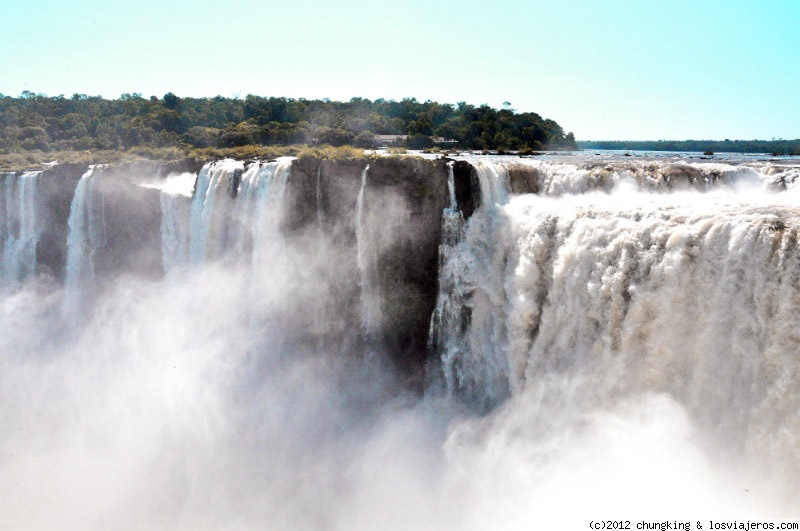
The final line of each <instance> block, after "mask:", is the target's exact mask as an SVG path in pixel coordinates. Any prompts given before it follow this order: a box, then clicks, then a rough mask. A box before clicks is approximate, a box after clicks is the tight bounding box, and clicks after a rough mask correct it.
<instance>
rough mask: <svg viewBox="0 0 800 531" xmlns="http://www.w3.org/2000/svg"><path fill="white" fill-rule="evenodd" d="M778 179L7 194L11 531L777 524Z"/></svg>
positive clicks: (786, 176)
mask: <svg viewBox="0 0 800 531" xmlns="http://www.w3.org/2000/svg"><path fill="white" fill-rule="evenodd" d="M798 177H800V164H798V163H797V162H796V161H794V160H792V159H783V160H745V159H741V160H740V159H735V158H734V159H730V160H694V159H683V158H672V157H670V158H663V159H657V158H647V157H642V158H638V157H637V158H628V159H624V158H622V157H615V156H611V155H606V156H572V157H570V156H545V157H538V158H519V157H492V156H477V155H463V156H457V157H454V158H452V159H448V158H443V157H440V158H434V157H433V156H431V157H428V158H422V157H388V156H365V157H364V158H355V159H340V160H327V159H320V158H314V157H300V158H290V157H286V158H279V159H277V160H270V161H266V160H250V161H239V160H231V159H225V160H219V161H214V162H203V161H198V160H191V159H190V160H184V161H181V162H176V163H171V164H166V163H162V164H157V163H151V162H135V163H126V164H117V165H112V166H92V167H87V166H81V165H74V164H61V165H54V166H53V167H50V168H48V169H45V170H42V171H27V172H13V173H2V174H0V279H2V285H0V364H1V365H2V371H0V421H2V425H3V426H4V427H5V429H4V432H3V433H2V434H1V435H0V469H1V470H3V474H2V477H0V520H2V521H5V522H8V525H9V526H10V528H14V527H26V528H36V529H55V528H67V529H78V528H80V529H108V528H114V529H141V528H150V529H220V528H230V529H260V528H268V529H348V530H349V529H373V528H375V527H381V528H384V529H410V528H413V527H417V528H424V529H430V528H437V529H487V528H496V529H530V528H531V525H532V523H541V524H542V525H551V526H555V527H554V528H560V527H564V528H576V527H577V526H578V525H581V526H585V525H587V523H588V522H589V520H590V519H592V518H594V519H603V518H624V519H633V518H635V517H637V515H638V516H641V517H642V518H653V515H660V516H659V517H663V518H665V519H674V518H679V519H680V518H687V519H691V520H703V519H706V520H707V519H708V518H723V517H724V518H725V519H728V520H730V519H732V518H734V517H737V518H746V517H753V518H755V517H762V518H771V519H777V518H796V517H797V516H798V513H797V509H796V507H795V506H794V505H793V503H792V502H793V500H795V499H796V496H797V494H799V493H800V483H799V482H798V480H800V469H798V465H797V463H798V457H800V453H799V452H800V443H799V441H800V390H798V382H800V363H798V360H797V354H798V352H799V351H800V333H798V330H799V329H800V328H798V325H799V324H800V318H798V314H797V309H798V308H800V254H798V248H797V243H798V229H800V208H799V207H798V200H800V185H798V184H797V181H798ZM565 522H567V523H565Z"/></svg>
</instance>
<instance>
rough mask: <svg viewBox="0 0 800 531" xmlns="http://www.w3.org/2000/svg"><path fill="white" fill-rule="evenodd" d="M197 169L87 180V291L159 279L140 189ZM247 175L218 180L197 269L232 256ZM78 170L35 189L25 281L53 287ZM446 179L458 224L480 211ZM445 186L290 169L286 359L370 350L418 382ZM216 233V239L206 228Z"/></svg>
mask: <svg viewBox="0 0 800 531" xmlns="http://www.w3.org/2000/svg"><path fill="white" fill-rule="evenodd" d="M200 166H201V164H200V162H199V161H193V160H189V161H184V162H182V163H179V164H157V163H151V162H137V163H126V164H118V165H112V166H108V167H98V168H95V169H94V170H93V172H92V175H93V177H92V178H93V183H94V184H93V186H92V194H93V195H92V197H90V198H89V199H88V200H89V201H91V202H93V205H94V207H93V208H94V210H93V212H95V213H97V212H99V217H97V216H96V217H95V218H93V219H94V220H95V221H93V222H97V223H102V233H103V243H102V245H99V246H97V247H96V248H93V249H92V251H91V253H89V254H88V255H87V256H91V260H92V267H93V270H94V277H95V282H96V283H97V286H95V287H96V288H99V289H101V290H102V289H103V286H105V285H107V284H108V283H110V282H113V281H114V279H115V278H117V277H119V276H121V275H125V276H129V277H134V278H141V279H143V280H158V279H160V278H161V277H162V276H163V275H164V266H163V257H162V238H163V237H164V236H163V235H162V230H161V224H162V216H163V215H164V214H163V213H162V203H161V200H162V195H161V194H162V192H161V191H160V190H159V189H158V188H157V187H148V186H147V185H148V184H158V183H163V182H164V179H165V178H166V177H167V176H168V175H170V174H176V173H187V172H188V173H195V175H198V174H199V170H200ZM248 167H249V166H248V164H247V163H245V164H244V170H241V169H237V170H236V171H233V172H232V173H230V174H229V175H227V177H225V178H224V179H222V180H220V185H219V186H220V187H222V188H220V189H219V193H217V195H216V204H215V207H214V208H215V209H216V210H215V213H214V215H213V216H212V219H210V221H209V223H210V225H209V226H210V227H212V228H215V240H214V250H215V251H214V252H213V253H209V254H208V255H207V259H208V260H220V259H222V260H224V259H225V257H226V253H229V252H232V251H234V250H235V249H233V247H232V246H234V243H233V240H231V239H230V233H231V231H235V230H236V228H235V227H234V225H235V224H236V223H240V221H237V220H239V218H240V217H241V213H239V214H237V209H238V210H241V209H245V205H246V202H247V201H248V200H249V201H252V198H250V199H247V198H244V197H243V198H241V199H239V198H237V191H238V184H239V182H240V181H241V179H242V172H243V171H247V168H248ZM88 169H89V168H87V167H86V166H79V165H67V164H64V165H60V166H57V167H54V168H52V169H49V170H47V171H45V172H43V174H42V175H41V176H40V180H39V182H40V185H39V188H38V192H37V194H39V197H38V201H39V203H40V208H39V209H38V211H39V214H38V215H39V216H41V221H42V226H43V227H44V230H43V233H42V235H41V237H40V240H39V243H38V246H37V253H36V254H37V256H36V260H37V264H36V268H37V273H38V274H45V275H49V276H51V277H53V278H55V279H56V280H57V281H60V282H63V281H64V280H65V268H66V262H67V254H68V249H67V241H68V236H69V231H70V227H69V223H68V220H69V218H70V209H71V206H72V201H73V197H74V195H75V192H76V189H77V185H78V183H79V182H80V180H81V177H82V176H83V175H84V174H86V173H87V171H88ZM365 170H366V173H365ZM454 173H455V175H456V195H457V196H458V198H459V208H461V209H462V211H463V212H464V214H465V216H468V215H469V214H471V213H472V211H473V210H474V209H475V208H477V206H478V205H479V204H480V186H479V185H478V181H477V177H476V175H475V174H474V171H473V169H472V167H471V166H470V165H469V164H467V163H463V162H459V163H456V165H455V170H454ZM447 179H448V168H447V165H446V162H445V161H444V160H438V161H431V160H423V159H419V158H412V157H402V158H399V157H387V158H369V159H367V158H364V159H347V160H323V159H315V158H301V159H297V160H294V161H292V164H291V168H290V170H289V177H288V180H287V184H286V189H285V193H284V196H283V203H282V214H281V217H280V223H279V229H278V232H279V234H278V235H276V237H277V238H279V239H280V241H281V245H282V246H283V247H282V249H283V250H282V251H280V252H282V253H284V254H286V255H287V256H288V257H289V262H291V263H292V264H294V265H293V266H292V267H294V268H295V270H296V272H297V275H299V276H298V277H297V278H303V279H306V280H302V281H297V283H305V284H306V285H307V286H306V287H302V286H301V287H297V283H295V282H292V287H289V288H286V290H288V291H286V290H284V291H285V292H287V293H289V296H288V297H286V299H287V300H290V301H291V303H290V304H287V305H286V308H285V310H284V315H283V319H284V323H285V324H286V326H287V329H289V330H291V334H290V336H291V338H290V339H289V340H290V341H296V342H297V348H308V346H309V345H312V344H315V343H319V344H322V341H321V340H322V339H323V338H324V339H325V342H324V343H325V344H326V345H339V346H338V347H334V348H338V349H339V351H340V352H339V354H341V355H345V354H346V353H350V352H354V351H363V350H364V349H366V350H367V351H369V350H376V351H377V350H379V351H381V352H386V353H389V355H390V358H391V359H392V360H393V362H394V364H395V366H396V368H397V369H399V371H400V372H401V373H404V374H406V375H407V376H409V377H416V376H420V375H422V374H423V370H422V368H423V367H424V364H425V362H426V360H427V357H428V347H427V341H428V331H429V325H430V318H431V313H432V311H433V309H434V306H435V304H436V296H437V290H438V259H439V258H438V256H439V243H440V238H441V226H442V211H443V209H444V208H445V207H447V206H448V202H449V199H448V189H447V186H448V185H447ZM195 187H196V185H195ZM223 188H224V189H223ZM186 201H190V199H189V198H186ZM187 208H188V207H187ZM237 216H238V217H237ZM186 218H187V219H186V220H185V222H186V224H187V226H188V225H189V224H190V223H193V222H192V221H191V220H190V219H188V218H189V211H188V210H186ZM220 223H222V224H223V225H224V226H223V227H222V228H220V227H217V225H219V224H220ZM191 230H195V229H191ZM208 230H211V229H208ZM186 237H187V238H190V237H191V236H190V235H187V236H186ZM211 245H212V244H211V242H210V241H209V246H211ZM228 247H231V249H228ZM300 269H303V271H302V272H300ZM295 295H296V296H295ZM310 308H313V311H312V310H310ZM315 313H316V314H318V315H319V316H320V317H318V318H316V321H315V322H316V323H317V324H315V322H311V321H310V319H311V318H310V317H309V316H311V315H313V314H315ZM319 323H323V324H319ZM318 324H319V325H318Z"/></svg>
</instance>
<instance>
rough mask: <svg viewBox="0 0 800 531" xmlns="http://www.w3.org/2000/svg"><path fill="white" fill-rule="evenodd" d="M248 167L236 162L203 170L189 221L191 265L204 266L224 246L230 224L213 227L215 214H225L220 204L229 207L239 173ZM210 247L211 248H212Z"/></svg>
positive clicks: (227, 160)
mask: <svg viewBox="0 0 800 531" xmlns="http://www.w3.org/2000/svg"><path fill="white" fill-rule="evenodd" d="M243 167H244V165H243V164H242V163H241V162H239V161H235V160H229V159H226V160H222V161H219V162H215V163H212V164H207V165H205V166H203V169H202V170H200V173H199V175H198V176H197V182H196V184H195V192H194V198H193V199H192V206H191V210H190V212H191V215H190V218H189V261H190V262H191V263H193V264H199V263H202V262H203V261H204V260H205V259H206V258H209V257H214V256H216V254H217V253H218V251H219V248H220V247H221V246H223V242H224V238H225V230H226V228H227V227H226V226H227V224H226V223H224V220H220V221H221V223H213V218H212V214H213V213H214V212H215V209H216V210H217V211H225V209H224V208H220V206H219V205H217V203H219V202H222V203H226V202H227V200H228V199H230V197H231V191H232V190H233V182H234V179H235V177H236V173H237V171H242V169H243ZM209 247H210V248H209Z"/></svg>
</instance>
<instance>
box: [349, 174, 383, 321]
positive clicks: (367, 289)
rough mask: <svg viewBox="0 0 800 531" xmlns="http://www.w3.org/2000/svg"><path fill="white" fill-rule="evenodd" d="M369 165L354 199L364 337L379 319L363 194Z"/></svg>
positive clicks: (374, 261) (374, 265)
mask: <svg viewBox="0 0 800 531" xmlns="http://www.w3.org/2000/svg"><path fill="white" fill-rule="evenodd" d="M368 171H369V165H367V166H366V167H365V168H364V169H363V170H362V171H361V188H359V190H358V198H357V200H356V218H355V225H356V248H357V250H356V252H357V261H358V273H359V278H360V286H361V326H362V328H363V331H364V336H365V337H370V336H371V335H372V334H373V333H374V332H375V331H376V330H377V328H378V326H379V325H380V321H381V300H380V291H379V288H378V285H377V281H376V275H377V267H378V264H377V259H378V257H377V256H376V252H377V250H376V249H375V248H374V245H372V240H373V238H371V237H370V232H371V231H370V228H371V227H370V226H369V224H368V223H367V221H366V210H365V195H366V191H367V172H368Z"/></svg>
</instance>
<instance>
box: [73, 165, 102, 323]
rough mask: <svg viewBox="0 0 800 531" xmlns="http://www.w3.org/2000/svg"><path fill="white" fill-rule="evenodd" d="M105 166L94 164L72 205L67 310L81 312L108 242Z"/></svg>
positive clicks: (84, 175) (83, 177) (78, 187)
mask: <svg viewBox="0 0 800 531" xmlns="http://www.w3.org/2000/svg"><path fill="white" fill-rule="evenodd" d="M100 170H101V167H96V166H92V167H90V168H89V170H88V171H87V172H86V173H84V174H83V176H82V177H81V179H80V181H78V186H77V187H76V188H75V195H74V196H73V198H72V204H71V205H70V211H69V220H68V222H67V224H68V226H69V235H68V236H67V263H66V274H65V278H66V280H65V287H64V292H65V299H64V311H65V312H66V313H67V314H73V315H80V314H81V313H82V312H83V311H84V309H85V303H86V299H87V297H88V296H89V294H91V293H92V291H93V288H94V285H93V283H94V280H95V257H96V254H97V252H98V251H99V250H100V249H101V248H102V246H103V245H105V243H106V228H105V226H106V222H105V218H104V216H105V213H104V210H105V208H104V202H103V198H102V195H101V194H99V193H97V187H98V183H99V180H100Z"/></svg>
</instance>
